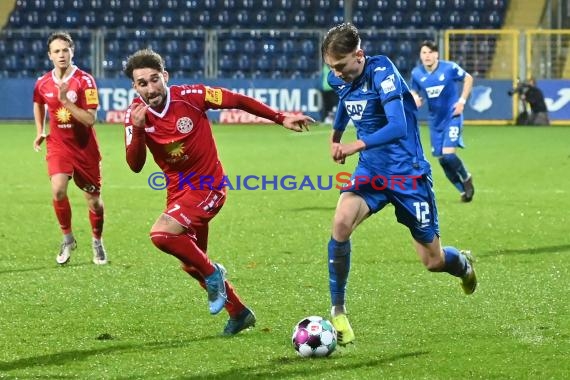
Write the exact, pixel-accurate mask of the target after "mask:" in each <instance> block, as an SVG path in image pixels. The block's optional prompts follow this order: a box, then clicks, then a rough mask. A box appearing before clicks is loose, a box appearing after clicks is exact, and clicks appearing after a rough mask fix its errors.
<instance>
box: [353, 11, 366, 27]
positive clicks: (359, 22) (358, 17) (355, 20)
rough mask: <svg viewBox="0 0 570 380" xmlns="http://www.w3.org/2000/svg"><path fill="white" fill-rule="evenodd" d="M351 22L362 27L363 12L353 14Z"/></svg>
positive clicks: (363, 20) (363, 21)
mask: <svg viewBox="0 0 570 380" xmlns="http://www.w3.org/2000/svg"><path fill="white" fill-rule="evenodd" d="M352 22H353V23H354V24H355V25H364V23H365V16H364V12H362V11H356V12H354V14H353V15H352Z"/></svg>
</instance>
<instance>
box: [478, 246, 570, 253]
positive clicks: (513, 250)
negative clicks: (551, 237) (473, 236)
mask: <svg viewBox="0 0 570 380" xmlns="http://www.w3.org/2000/svg"><path fill="white" fill-rule="evenodd" d="M561 252H566V253H570V244H561V245H550V246H546V247H530V248H519V249H516V248H511V249H498V250H494V251H484V252H481V253H483V254H484V256H497V255H520V254H526V255H535V254H540V253H561Z"/></svg>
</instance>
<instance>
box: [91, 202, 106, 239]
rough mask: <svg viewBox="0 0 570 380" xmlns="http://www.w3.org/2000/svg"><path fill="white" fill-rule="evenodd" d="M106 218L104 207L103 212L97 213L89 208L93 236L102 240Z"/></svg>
mask: <svg viewBox="0 0 570 380" xmlns="http://www.w3.org/2000/svg"><path fill="white" fill-rule="evenodd" d="M104 220H105V218H104V214H103V209H101V214H96V213H95V211H93V210H91V209H89V223H91V232H92V233H93V237H94V238H95V239H97V240H101V235H102V234H103V222H104Z"/></svg>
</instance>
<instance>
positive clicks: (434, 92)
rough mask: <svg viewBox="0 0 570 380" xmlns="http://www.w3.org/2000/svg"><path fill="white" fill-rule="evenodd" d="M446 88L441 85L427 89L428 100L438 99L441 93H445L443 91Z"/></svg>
mask: <svg viewBox="0 0 570 380" xmlns="http://www.w3.org/2000/svg"><path fill="white" fill-rule="evenodd" d="M444 88H445V86H444V85H440V86H433V87H428V88H426V93H427V96H428V98H430V99H431V98H437V97H438V96H439V95H440V94H441V92H442V91H443V89H444Z"/></svg>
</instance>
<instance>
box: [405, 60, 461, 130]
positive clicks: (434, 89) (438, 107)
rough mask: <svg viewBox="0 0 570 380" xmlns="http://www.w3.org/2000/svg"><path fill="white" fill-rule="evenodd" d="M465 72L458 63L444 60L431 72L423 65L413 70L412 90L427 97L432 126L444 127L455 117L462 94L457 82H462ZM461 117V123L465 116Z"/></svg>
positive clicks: (424, 97)
mask: <svg viewBox="0 0 570 380" xmlns="http://www.w3.org/2000/svg"><path fill="white" fill-rule="evenodd" d="M465 74H466V72H465V70H463V69H462V68H461V67H460V66H459V65H458V64H457V63H455V62H451V61H442V60H439V61H438V64H437V67H436V68H435V70H434V71H432V72H431V73H430V72H428V71H427V70H426V69H425V67H424V66H423V65H419V66H417V67H415V68H414V69H413V70H412V90H414V91H416V92H417V93H418V94H420V96H421V97H422V98H423V99H426V101H427V104H428V108H429V113H430V124H431V127H432V128H436V129H443V128H445V127H446V126H447V124H449V122H450V121H451V119H452V118H453V109H454V106H455V103H457V100H459V95H460V94H459V91H458V85H457V82H462V81H463V80H464V79H465ZM459 118H460V119H461V120H460V123H461V121H462V120H463V119H462V118H463V116H462V115H461V116H459Z"/></svg>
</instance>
